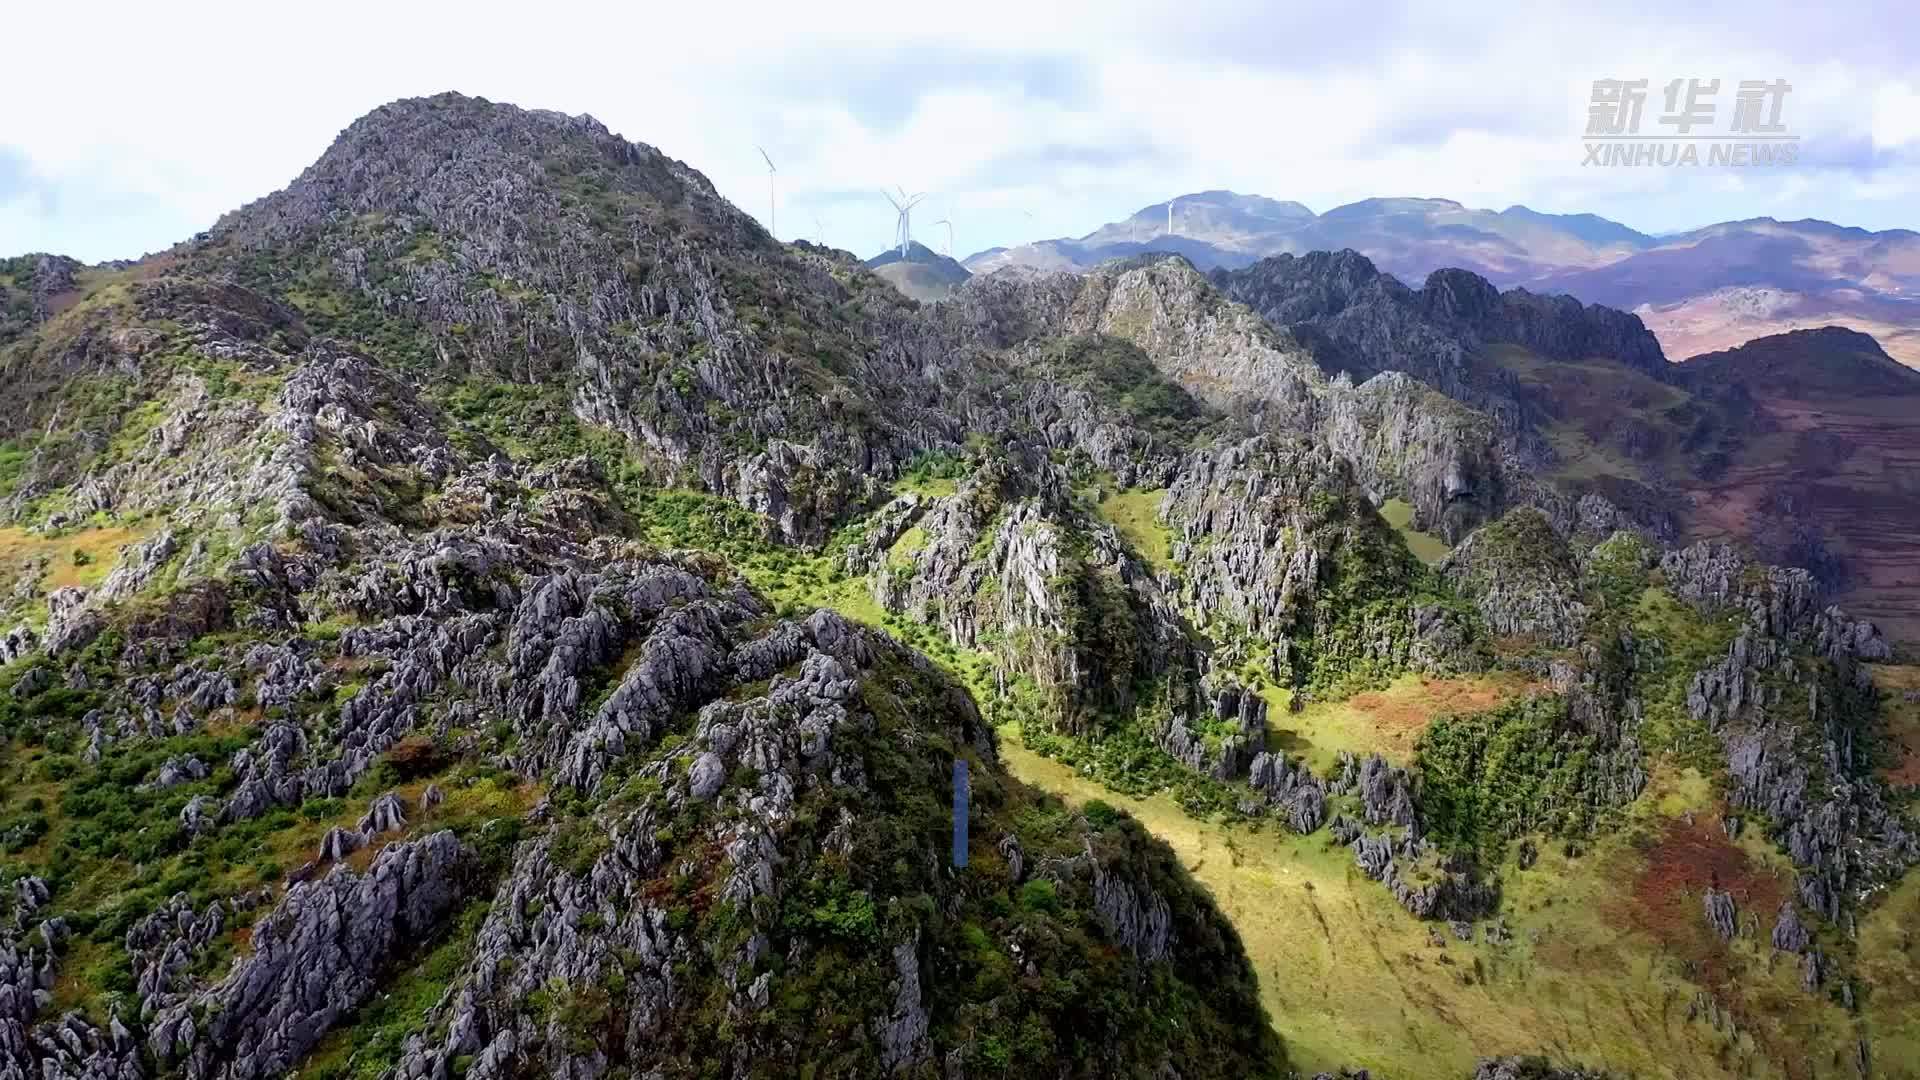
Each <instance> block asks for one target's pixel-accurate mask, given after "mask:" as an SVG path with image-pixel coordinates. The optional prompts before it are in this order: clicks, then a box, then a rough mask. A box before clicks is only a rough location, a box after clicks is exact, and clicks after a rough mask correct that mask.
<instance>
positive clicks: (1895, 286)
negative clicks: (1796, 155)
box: [965, 191, 1920, 367]
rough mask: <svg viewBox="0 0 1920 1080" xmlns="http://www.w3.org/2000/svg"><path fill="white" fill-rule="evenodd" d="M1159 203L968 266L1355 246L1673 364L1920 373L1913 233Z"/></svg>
mask: <svg viewBox="0 0 1920 1080" xmlns="http://www.w3.org/2000/svg"><path fill="white" fill-rule="evenodd" d="M1171 203H1172V215H1171V219H1169V214H1168V205H1169V204H1168V203H1165V202H1162V203H1156V204H1154V205H1152V206H1148V207H1144V208H1142V209H1141V210H1139V211H1138V212H1136V213H1135V214H1133V215H1132V216H1131V217H1129V218H1127V219H1126V220H1125V221H1120V222H1114V223H1112V224H1109V225H1104V226H1102V227H1100V228H1098V229H1096V230H1094V231H1093V232H1091V233H1088V234H1087V235H1085V236H1082V237H1080V238H1078V239H1057V240H1042V241H1037V242H1035V243H1030V244H1022V245H1019V246H1017V247H1012V248H992V249H989V250H987V251H982V252H980V253H978V254H976V255H973V256H971V257H969V258H967V259H966V260H965V266H966V268H967V269H969V270H971V271H973V272H974V273H986V272H990V271H993V270H997V269H1000V268H1002V267H1006V266H1027V267H1033V268H1036V269H1045V270H1086V269H1089V268H1091V267H1093V266H1095V265H1098V264H1099V263H1102V262H1105V261H1106V260H1108V259H1112V258H1119V257H1124V256H1128V255H1135V254H1139V253H1142V252H1147V251H1171V252H1177V253H1179V254H1181V255H1183V256H1185V257H1186V258H1187V259H1189V260H1190V261H1192V262H1193V263H1194V265H1196V266H1198V267H1200V268H1201V269H1204V270H1210V269H1229V270H1233V269H1240V268H1243V267H1246V266H1250V265H1252V264H1253V263H1254V262H1257V261H1258V260H1260V259H1263V258H1267V257H1269V256H1273V255H1281V254H1295V255H1298V254H1305V253H1307V252H1310V251H1341V250H1345V249H1352V250H1354V251H1357V252H1359V253H1361V254H1363V255H1365V256H1367V257H1368V258H1369V259H1370V260H1372V261H1373V263H1374V264H1375V265H1376V266H1378V267H1379V268H1380V269H1382V270H1385V271H1387V272H1388V273H1391V274H1393V275H1394V276H1395V277H1397V278H1399V279H1401V281H1403V282H1405V283H1407V284H1409V285H1413V286H1418V285H1419V284H1421V283H1422V282H1424V281H1425V280H1426V278H1427V276H1428V275H1429V274H1431V273H1433V272H1434V271H1435V270H1439V269H1442V268H1447V267H1458V268H1461V269H1465V270H1470V271H1472V272H1474V273H1476V274H1479V275H1480V276H1482V277H1485V278H1487V279H1488V280H1489V281H1491V282H1493V283H1494V284H1495V285H1498V286H1500V287H1502V288H1513V287H1524V288H1526V289H1529V290H1532V291H1535V292H1556V293H1567V294H1570V295H1572V296H1575V297H1577V298H1578V299H1580V300H1583V301H1586V302H1588V303H1603V304H1607V305H1609V306H1613V307H1619V308H1622V309H1627V310H1632V311H1634V312H1635V313H1636V314H1639V315H1640V316H1641V318H1642V319H1643V320H1644V321H1645V322H1646V324H1647V326H1648V328H1649V329H1651V330H1652V331H1653V332H1654V334H1655V335H1656V336H1657V337H1658V338H1659V339H1660V342H1661V345H1662V347H1663V349H1664V350H1665V352H1666V353H1667V355H1668V356H1669V357H1672V358H1674V359H1679V358H1682V357H1686V356H1690V355H1694V354H1696V353H1703V352H1709V351H1714V350H1718V349H1725V348H1731V347H1733V346H1735V345H1739V344H1741V343H1742V342H1745V341H1748V340H1751V339H1753V338H1756V337H1760V336H1764V335H1767V334H1775V333H1783V332H1786V331H1789V330H1794V329H1799V328H1803V327H1812V326H1825V325H1839V326H1846V327H1849V328H1852V329H1856V330H1860V331H1864V332H1866V333H1870V334H1872V335H1874V336H1875V337H1876V338H1877V339H1878V340H1879V341H1880V342H1881V344H1882V345H1883V346H1884V347H1885V348H1886V350H1887V352H1888V354H1889V355H1891V356H1893V357H1894V358H1895V359H1897V360H1899V361H1901V362H1902V363H1905V364H1908V365H1909V366H1916V367H1920V233H1914V232H1910V231H1907V230H1904V229H1894V230H1888V231H1885V232H1869V231H1867V230H1864V229H1856V228H1847V227H1844V226H1839V225H1833V224H1831V223H1828V222H1824V221H1817V220H1811V219H1809V220H1805V221H1793V222H1781V221H1775V220H1773V219H1772V218H1754V219H1751V220H1747V221H1733V222H1723V223H1721V224H1717V225H1709V226H1707V227H1705V228H1702V229H1696V230H1693V231H1691V232H1686V233H1680V234H1675V235H1667V236H1651V235H1648V234H1646V233H1642V232H1638V231H1636V230H1634V229H1631V228H1629V227H1627V226H1625V225H1622V224H1620V223H1618V222H1615V221H1610V220H1608V219H1606V218H1603V217H1599V216H1597V215H1594V214H1544V213H1540V212H1538V211H1535V210H1531V209H1528V208H1527V207H1524V206H1511V207H1508V208H1507V209H1505V210H1500V211H1494V210H1481V209H1472V208H1469V207H1466V206H1463V205H1461V204H1460V203H1457V202H1454V201H1452V200H1450V199H1364V200H1361V201H1360V202H1356V203H1349V204H1347V205H1345V206H1339V207H1335V208H1333V209H1332V210H1329V211H1327V212H1326V213H1324V214H1315V213H1314V212H1313V211H1312V210H1310V209H1308V208H1307V207H1305V206H1302V205H1301V204H1300V203H1297V202H1283V201H1279V200H1274V199H1267V198H1262V197H1260V196H1256V195H1241V194H1236V193H1234V192H1230V191H1204V192H1198V193H1195V194H1191V195H1182V196H1179V197H1177V198H1175V199H1173V200H1171ZM1169 220H1171V228H1169Z"/></svg>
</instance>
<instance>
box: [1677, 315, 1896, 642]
mask: <svg viewBox="0 0 1920 1080" xmlns="http://www.w3.org/2000/svg"><path fill="white" fill-rule="evenodd" d="M1678 368H1679V373H1680V375H1681V377H1682V380H1683V382H1684V385H1686V386H1688V387H1689V388H1690V389H1691V390H1692V391H1693V393H1694V395H1695V396H1696V398H1700V397H1705V396H1707V395H1709V394H1717V395H1723V396H1729V395H1737V397H1738V400H1739V401H1740V403H1741V406H1742V408H1741V409H1740V414H1741V415H1742V416H1743V418H1744V423H1743V425H1742V426H1743V428H1744V432H1743V434H1744V437H1743V438H1742V439H1741V441H1740V444H1739V446H1738V448H1736V449H1731V450H1730V452H1728V455H1727V458H1726V460H1725V463H1724V465H1723V466H1721V467H1719V468H1718V469H1717V470H1716V472H1715V474H1714V475H1713V477H1712V479H1711V482H1710V483H1707V484H1704V485H1701V486H1700V487H1699V488H1697V489H1696V490H1695V491H1694V492H1693V493H1692V496H1691V498H1692V501H1693V503H1694V506H1695V510H1694V511H1693V513H1692V514H1691V515H1690V518H1691V520H1692V521H1693V526H1692V529H1691V534H1692V535H1694V536H1696V537H1700V538H1712V537H1726V536H1734V537H1740V536H1753V535H1758V536H1759V537H1760V538H1761V539H1762V543H1763V549H1765V550H1767V552H1768V554H1769V555H1770V556H1772V557H1774V558H1775V559H1777V560H1778V561H1783V562H1798V563H1801V564H1802V565H1807V566H1809V567H1810V568H1814V569H1819V570H1823V571H1825V573H1826V575H1827V576H1829V577H1830V578H1831V581H1830V584H1832V585H1833V586H1834V588H1833V590H1832V595H1833V596H1834V598H1835V599H1836V600H1838V601H1839V602H1841V603H1843V604H1845V605H1846V606H1847V607H1848V608H1849V609H1850V610H1854V611H1858V612H1860V613H1862V614H1864V615H1868V616H1870V617H1872V618H1873V619H1875V620H1876V621H1878V622H1879V623H1880V624H1881V625H1883V626H1885V627H1887V628H1888V629H1889V630H1891V631H1893V632H1895V633H1897V634H1899V635H1900V636H1902V637H1905V638H1908V639H1914V638H1920V537H1916V536H1915V534H1914V530H1913V529H1912V527H1911V525H1912V523H1913V522H1914V521H1920V491H1916V489H1915V488H1914V485H1912V484H1911V483H1909V482H1908V481H1907V479H1906V478H1907V477H1909V476H1912V475H1914V469H1915V468H1916V467H1920V372H1915V371H1914V370H1912V369H1911V368H1908V367H1905V366H1903V365H1901V364H1899V363H1896V362H1895V361H1894V360H1893V359H1892V358H1891V357H1889V356H1888V355H1887V353H1886V352H1884V351H1882V350H1881V348H1880V347H1879V345H1878V344H1877V343H1876V342H1875V341H1874V340H1873V338H1871V337H1869V336H1867V335H1866V334H1862V333H1858V332H1856V331H1851V330H1845V329H1842V328H1839V327H1829V328H1825V329H1818V330H1796V331H1793V332H1791V333H1787V334H1777V335H1773V336H1770V337H1765V338H1760V339H1758V340H1755V341H1751V342H1748V343H1747V344H1745V345H1742V346H1740V347H1739V348H1736V349H1730V350H1727V351H1725V352H1719V353H1710V354H1707V355H1704V356H1696V357H1693V358H1691V359H1689V360H1687V361H1685V362H1684V363H1682V364H1680V365H1678Z"/></svg>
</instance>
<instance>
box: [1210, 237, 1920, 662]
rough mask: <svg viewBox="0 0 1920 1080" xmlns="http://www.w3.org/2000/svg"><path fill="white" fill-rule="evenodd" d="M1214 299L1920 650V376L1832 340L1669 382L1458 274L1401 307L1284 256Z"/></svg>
mask: <svg viewBox="0 0 1920 1080" xmlns="http://www.w3.org/2000/svg"><path fill="white" fill-rule="evenodd" d="M1211 277H1212V280H1213V282H1214V284H1215V285H1216V286H1217V287H1219V288H1220V290H1221V291H1222V292H1223V293H1224V294H1225V295H1227V296H1229V297H1232V298H1233V299H1236V300H1238V301H1240V302H1242V303H1245V304H1246V305H1248V306H1249V307H1250V308H1252V309H1253V310H1255V311H1257V312H1259V313H1260V314H1261V315H1262V316H1263V317H1264V318H1266V319H1267V320H1268V321H1269V322H1271V323H1273V324H1274V325H1275V326H1277V327H1280V328H1283V329H1285V330H1286V331H1287V332H1289V333H1291V334H1293V335H1295V336H1296V337H1299V338H1301V339H1302V340H1305V341H1308V342H1311V343H1312V346H1313V350H1314V355H1315V357H1316V359H1317V360H1318V362H1319V363H1320V364H1321V366H1323V367H1324V368H1326V369H1327V370H1329V371H1332V372H1339V373H1345V374H1347V375H1349V376H1350V377H1352V378H1354V379H1366V378H1370V377H1372V376H1373V375H1376V374H1378V373H1380V372H1383V371H1404V372H1406V373H1408V374H1410V375H1412V376H1414V377H1415V378H1417V379H1419V380H1420V381H1422V382H1424V383H1426V384H1428V385H1430V386H1432V387H1434V388H1435V389H1438V390H1440V391H1442V392H1444V393H1446V394H1447V395H1448V396H1450V397H1452V398H1454V399H1456V400H1458V401H1461V402H1463V403H1466V404H1468V405H1471V406H1473V407H1475V408H1476V409H1480V410H1482V411H1485V412H1486V413H1488V414H1490V415H1491V416H1492V417H1494V418H1496V420H1497V421H1498V423H1499V425H1500V428H1501V431H1502V434H1503V437H1504V439H1505V451H1504V452H1505V453H1506V454H1508V455H1510V456H1511V457H1513V458H1514V459H1515V460H1517V461H1519V462H1523V463H1524V465H1525V468H1526V469H1527V470H1529V471H1530V472H1532V473H1533V474H1535V475H1538V476H1541V477H1544V478H1546V479H1547V480H1549V481H1550V482H1551V484H1552V485H1553V486H1554V487H1555V488H1557V489H1558V490H1561V491H1564V492H1566V493H1567V494H1569V495H1571V496H1574V497H1578V496H1582V495H1585V494H1588V493H1599V494H1602V495H1604V496H1605V497H1606V498H1607V499H1608V500H1609V501H1610V502H1612V503H1613V504H1615V505H1616V506H1618V507H1621V508H1623V509H1626V510H1627V511H1628V512H1629V513H1631V514H1634V515H1636V516H1637V517H1638V519H1639V520H1641V521H1642V522H1643V523H1645V524H1646V525H1647V526H1649V527H1651V528H1653V529H1654V530H1655V532H1656V533H1657V534H1658V535H1661V536H1663V537H1664V538H1666V539H1668V540H1671V541H1676V542H1688V541H1702V540H1716V541H1718V540H1730V541H1734V542H1738V543H1742V544H1745V545H1749V546H1750V547H1751V548H1752V549H1753V550H1755V551H1757V552H1758V553H1759V554H1760V555H1761V556H1762V557H1764V558H1765V559H1767V560H1768V561H1770V562H1775V563H1781V564H1785V565H1792V566H1798V567H1802V568H1804V569H1806V570H1808V571H1809V572H1811V573H1813V574H1814V575H1815V576H1816V578H1817V579H1818V580H1820V581H1821V582H1822V583H1823V585H1824V586H1825V587H1826V588H1827V589H1828V590H1829V592H1830V594H1831V595H1833V596H1834V597H1836V598H1838V599H1841V600H1843V601H1844V602H1845V603H1846V605H1847V607H1848V608H1849V610H1854V611H1858V612H1861V613H1862V614H1866V615H1870V616H1871V617H1872V618H1874V619H1875V620H1876V621H1877V622H1879V623H1880V625H1881V626H1882V627H1884V628H1886V629H1888V630H1890V631H1892V632H1894V633H1896V634H1897V635H1899V636H1901V637H1904V638H1908V639H1920V595H1916V593H1915V590H1914V583H1915V582H1916V581H1920V576H1917V575H1915V574H1914V572H1913V571H1914V569H1915V567H1916V565H1920V541H1916V539H1915V538H1914V537H1913V535H1912V530H1910V529H1907V528H1905V527H1904V526H1903V525H1902V524H1901V523H1902V522H1904V521H1906V520H1909V519H1912V518H1913V517H1914V515H1916V514H1920V505H1910V500H1909V499H1908V498H1907V496H1906V494H1905V490H1906V488H1905V485H1904V484H1903V483H1902V482H1901V481H1900V480H1899V479H1898V477H1899V476H1900V475H1901V474H1902V473H1903V471H1904V470H1905V469H1906V468H1907V467H1908V466H1909V465H1910V464H1911V462H1912V460H1913V458H1914V456H1915V454H1916V453H1917V452H1920V409H1916V408H1915V405H1917V404H1920V402H1916V401H1915V400H1914V394H1915V392H1916V389H1917V388H1920V374H1916V373H1915V372H1914V371H1912V370H1911V369H1909V368H1906V367H1903V366H1902V365H1900V364H1899V363H1897V362H1895V361H1894V360H1893V359H1892V358H1890V357H1889V356H1888V355H1887V354H1886V353H1885V352H1884V351H1882V350H1881V348H1880V346H1879V345H1878V343H1876V342H1875V341H1874V339H1873V338H1871V337H1869V336H1867V335H1865V334H1861V333H1857V332H1854V331H1849V330H1845V329H1842V328H1838V327H1833V328H1826V329H1820V330H1803V331H1796V332H1793V333H1789V334H1784V335H1776V336H1771V337H1766V338H1762V339H1758V340H1755V341H1753V342H1750V343H1748V344H1747V345H1744V346H1742V347H1741V348H1739V349H1735V350H1731V351H1728V352H1723V353H1717V354H1711V355H1707V356H1701V357H1694V358H1692V359H1690V360H1687V361H1684V362H1681V363H1678V364H1672V363H1669V362H1668V361H1667V360H1666V358H1665V356H1664V355H1663V354H1662V353H1661V350H1660V347H1659V345H1658V343H1656V342H1655V341H1654V339H1653V336H1652V335H1651V334H1650V333H1649V332H1648V331H1647V329H1646V328H1644V327H1643V326H1642V325H1641V324H1640V322H1639V320H1638V319H1636V318H1634V317H1633V316H1630V315H1626V314H1624V313H1622V312H1619V311H1614V310H1611V309H1608V308H1605V307H1602V306H1599V305H1591V306H1589V305H1582V304H1580V303H1579V302H1578V301H1575V300H1573V299H1572V298H1570V297H1567V296H1541V295H1537V294H1534V293H1531V292H1528V291H1527V290H1525V289H1514V290H1509V291H1507V292H1505V293H1501V292H1499V291H1497V290H1496V289H1495V288H1494V287H1493V285H1492V284H1491V283H1490V282H1488V281H1486V280H1485V279H1482V278H1478V277H1476V276H1474V275H1471V274H1468V273H1466V272H1464V271H1457V270H1452V271H1443V272H1439V273H1436V274H1434V275H1432V276H1431V277H1430V278H1429V279H1428V281H1427V284H1426V287H1425V288H1424V289H1418V290H1414V289H1408V288H1406V287H1405V286H1403V285H1401V284H1400V282H1399V281H1398V280H1396V279H1395V278H1393V277H1392V276H1391V275H1388V274H1385V273H1382V272H1380V271H1379V270H1378V269H1377V268H1375V267H1374V266H1373V265H1372V263H1371V262H1369V261H1368V260H1367V259H1365V258H1364V257H1362V256H1360V255H1358V254H1356V253H1354V252H1351V251H1347V252H1340V253H1338V254H1327V253H1322V252H1315V253H1313V254H1310V255H1306V256H1302V257H1299V258H1295V257H1293V256H1290V255H1281V256H1277V257H1275V258H1271V259H1266V260H1262V261H1261V262H1259V263H1256V264H1254V265H1253V266H1250V267H1247V268H1244V269H1240V270H1231V271H1229V270H1215V271H1214V272H1213V274H1212V275H1211Z"/></svg>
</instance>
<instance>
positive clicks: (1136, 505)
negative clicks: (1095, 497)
mask: <svg viewBox="0 0 1920 1080" xmlns="http://www.w3.org/2000/svg"><path fill="white" fill-rule="evenodd" d="M1166 495H1167V493H1166V490H1165V489H1163V488H1155V489H1151V490H1130V491H1115V492H1112V493H1111V494H1109V495H1107V496H1106V498H1103V499H1101V500H1100V503H1099V513H1100V517H1101V518H1102V519H1104V520H1105V521H1106V522H1107V523H1108V524H1110V525H1112V526H1113V528H1114V531H1116V532H1118V533H1119V534H1120V535H1121V536H1122V537H1124V538H1125V539H1126V541H1127V543H1128V544H1129V545H1131V546H1132V548H1133V550H1134V551H1136V552H1138V553H1139V554H1140V556H1141V557H1142V558H1144V559H1146V560H1147V564H1148V565H1149V566H1152V567H1153V568H1154V569H1155V570H1157V571H1159V572H1161V573H1163V574H1164V573H1166V572H1168V571H1170V570H1172V569H1173V568H1174V563H1173V530H1172V529H1171V528H1169V527H1168V526H1167V525H1166V524H1165V523H1164V522H1162V521H1161V520H1160V503H1161V500H1163V499H1165V498H1166Z"/></svg>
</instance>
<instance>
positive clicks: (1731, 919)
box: [1701, 888, 1740, 941]
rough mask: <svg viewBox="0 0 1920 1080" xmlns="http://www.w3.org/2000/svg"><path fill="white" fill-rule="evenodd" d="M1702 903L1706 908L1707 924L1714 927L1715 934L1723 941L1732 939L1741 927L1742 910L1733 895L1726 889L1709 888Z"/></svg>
mask: <svg viewBox="0 0 1920 1080" xmlns="http://www.w3.org/2000/svg"><path fill="white" fill-rule="evenodd" d="M1701 903H1702V905H1703V906H1704V908H1705V909H1706V914H1707V925H1708V926H1710V927H1712V928H1713V932H1714V935H1715V936H1716V937H1718V938H1719V939H1720V940H1721V941H1732V940H1733V936H1734V935H1735V934H1737V933H1739V927H1740V912H1739V909H1738V908H1737V907H1735V905H1734V902H1733V897H1732V896H1731V895H1730V894H1728V893H1727V892H1725V891H1724V890H1721V889H1715V888H1709V889H1707V891H1706V893H1705V894H1704V896H1703V897H1702V900H1701Z"/></svg>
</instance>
